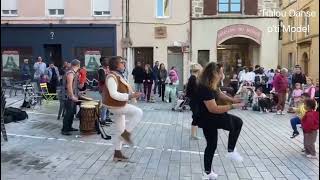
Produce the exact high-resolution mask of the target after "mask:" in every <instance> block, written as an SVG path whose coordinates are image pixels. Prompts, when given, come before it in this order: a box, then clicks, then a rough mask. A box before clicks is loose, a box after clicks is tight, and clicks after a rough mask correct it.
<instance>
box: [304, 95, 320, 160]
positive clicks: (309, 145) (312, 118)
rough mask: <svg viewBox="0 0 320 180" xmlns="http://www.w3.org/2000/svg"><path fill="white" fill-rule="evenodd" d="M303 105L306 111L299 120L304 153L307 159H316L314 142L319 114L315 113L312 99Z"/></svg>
mask: <svg viewBox="0 0 320 180" xmlns="http://www.w3.org/2000/svg"><path fill="white" fill-rule="evenodd" d="M304 104H305V108H306V111H307V112H306V113H305V115H304V116H303V118H302V120H301V125H302V129H303V144H304V152H305V155H306V156H307V157H308V158H312V159H316V158H317V156H316V148H315V142H316V141H317V134H318V132H317V130H318V129H319V112H316V111H315V109H316V106H317V103H316V101H315V100H314V99H306V100H305V101H304Z"/></svg>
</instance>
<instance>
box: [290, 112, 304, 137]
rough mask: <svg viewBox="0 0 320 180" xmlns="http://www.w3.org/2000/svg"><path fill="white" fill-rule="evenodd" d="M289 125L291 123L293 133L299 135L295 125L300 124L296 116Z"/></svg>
mask: <svg viewBox="0 0 320 180" xmlns="http://www.w3.org/2000/svg"><path fill="white" fill-rule="evenodd" d="M290 123H291V127H292V129H293V133H297V134H299V131H298V130H297V125H298V124H301V120H300V118H299V117H298V116H296V117H294V118H292V119H291V120H290Z"/></svg>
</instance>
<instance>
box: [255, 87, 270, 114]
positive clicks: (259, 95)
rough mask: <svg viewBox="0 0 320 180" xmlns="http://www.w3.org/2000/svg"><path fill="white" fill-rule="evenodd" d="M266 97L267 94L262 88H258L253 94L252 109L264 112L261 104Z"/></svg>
mask: <svg viewBox="0 0 320 180" xmlns="http://www.w3.org/2000/svg"><path fill="white" fill-rule="evenodd" d="M265 98H267V96H266V95H265V94H264V93H263V92H262V88H261V87H259V88H257V90H256V92H255V93H254V95H253V101H252V110H253V111H261V112H263V109H262V108H261V107H260V104H261V102H263V101H264V99H265Z"/></svg>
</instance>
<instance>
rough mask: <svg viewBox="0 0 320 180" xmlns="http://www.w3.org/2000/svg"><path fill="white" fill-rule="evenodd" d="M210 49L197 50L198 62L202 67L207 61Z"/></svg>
mask: <svg viewBox="0 0 320 180" xmlns="http://www.w3.org/2000/svg"><path fill="white" fill-rule="evenodd" d="M209 57H210V51H209V50H198V63H199V64H201V66H202V67H205V66H206V65H207V63H208V62H209Z"/></svg>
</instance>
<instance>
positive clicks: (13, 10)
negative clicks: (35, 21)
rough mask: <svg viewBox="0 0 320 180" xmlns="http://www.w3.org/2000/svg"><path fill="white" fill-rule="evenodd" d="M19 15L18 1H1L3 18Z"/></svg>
mask: <svg viewBox="0 0 320 180" xmlns="http://www.w3.org/2000/svg"><path fill="white" fill-rule="evenodd" d="M17 15H18V10H17V0H1V16H17Z"/></svg>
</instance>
